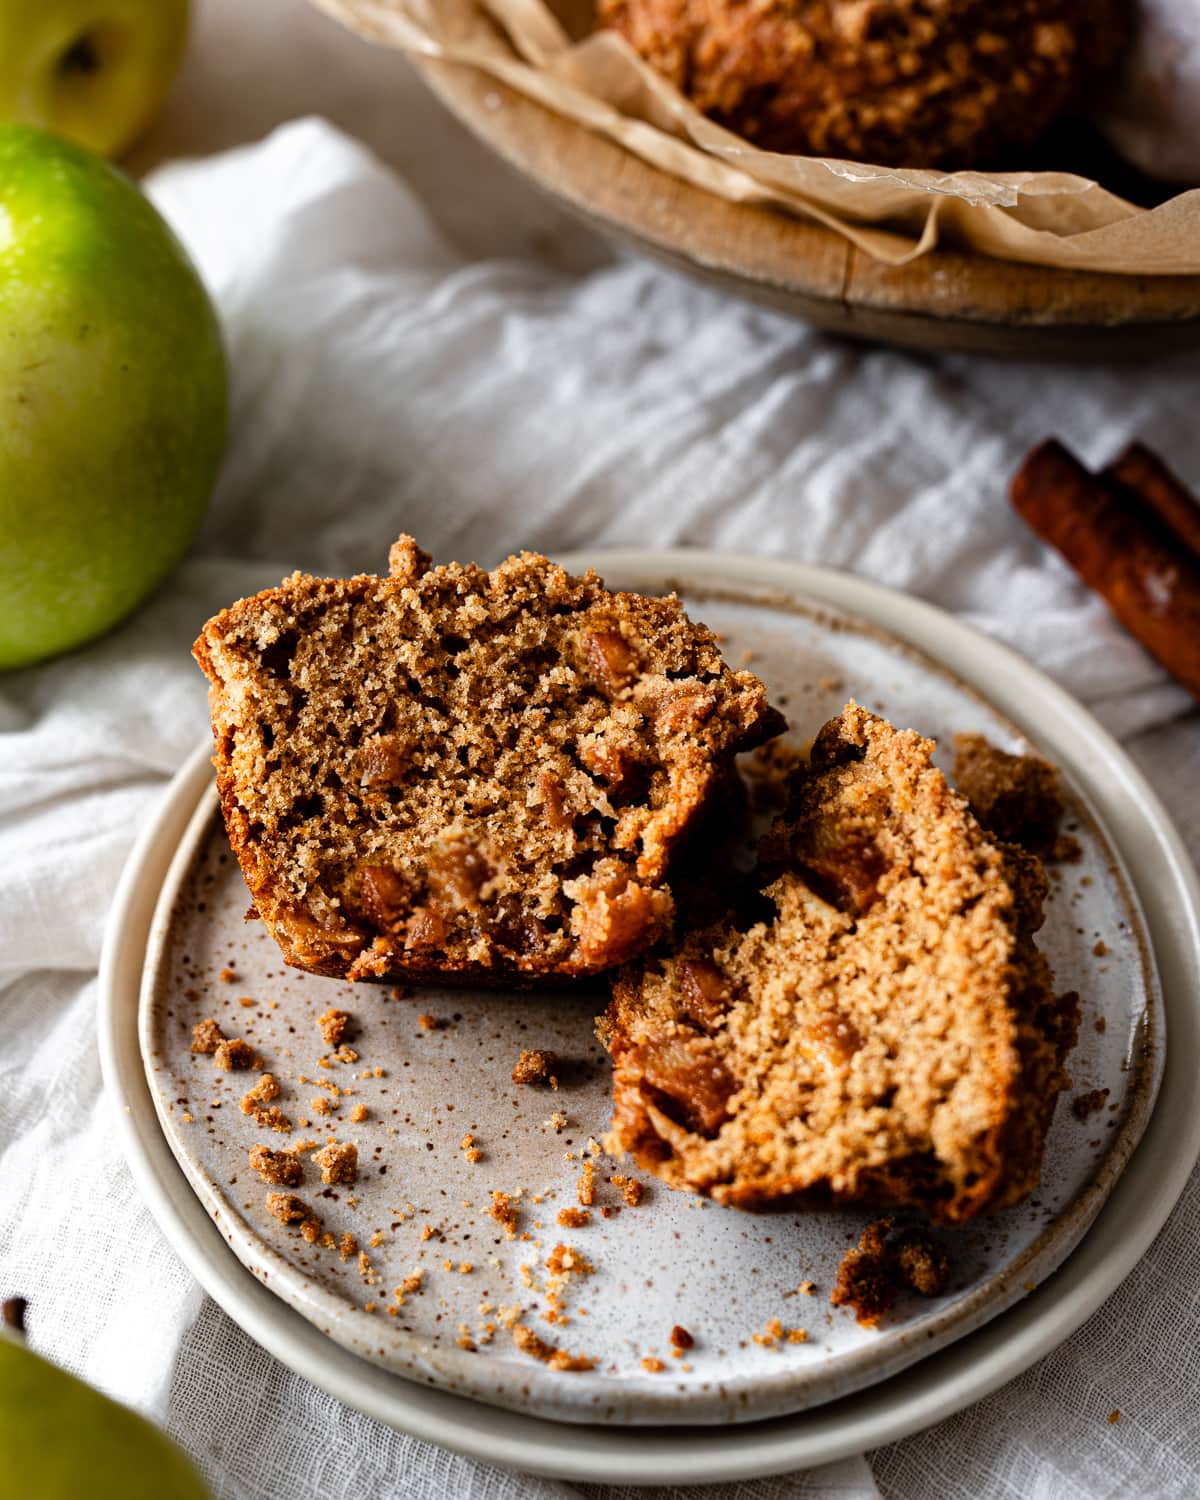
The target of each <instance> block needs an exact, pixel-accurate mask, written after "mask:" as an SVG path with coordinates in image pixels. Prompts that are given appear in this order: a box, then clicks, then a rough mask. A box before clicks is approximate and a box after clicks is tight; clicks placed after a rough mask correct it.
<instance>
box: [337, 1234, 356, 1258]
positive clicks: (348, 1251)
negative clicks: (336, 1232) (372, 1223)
mask: <svg viewBox="0 0 1200 1500" xmlns="http://www.w3.org/2000/svg"><path fill="white" fill-rule="evenodd" d="M338 1254H339V1255H340V1256H341V1258H342V1259H343V1260H349V1259H350V1257H351V1256H352V1255H357V1254H358V1240H357V1239H356V1238H355V1237H354V1235H352V1234H351V1233H350V1231H349V1230H347V1231H346V1232H345V1234H343V1235H342V1237H341V1238H340V1239H339V1240H338Z"/></svg>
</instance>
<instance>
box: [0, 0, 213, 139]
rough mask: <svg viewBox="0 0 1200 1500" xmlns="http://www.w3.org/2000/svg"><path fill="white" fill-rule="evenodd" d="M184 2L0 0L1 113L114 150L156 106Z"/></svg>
mask: <svg viewBox="0 0 1200 1500" xmlns="http://www.w3.org/2000/svg"><path fill="white" fill-rule="evenodd" d="M187 26H188V0H0V120H11V121H15V122H17V123H19V124H24V125H41V126H43V127H44V128H45V129H47V130H53V131H56V132H57V133H58V134H59V135H65V136H67V137H68V138H69V139H70V140H73V141H78V142H79V144H80V145H81V146H86V147H87V148H88V149H89V150H91V151H98V152H99V153H100V154H101V155H102V156H119V155H120V153H121V152H122V151H124V150H125V149H126V147H127V146H129V145H131V144H132V142H133V141H134V140H136V138H137V137H138V136H139V135H140V134H141V132H142V131H143V130H144V129H145V128H146V126H147V125H149V123H150V121H151V120H152V119H153V118H154V116H155V115H156V114H157V113H158V111H159V109H160V108H161V107H162V104H163V101H164V99H165V98H166V96H167V90H168V89H169V88H170V86H171V80H172V79H173V78H174V76H175V71H176V69H177V68H178V66H179V63H180V60H181V58H182V57H183V51H184V46H185V45H186V42H187Z"/></svg>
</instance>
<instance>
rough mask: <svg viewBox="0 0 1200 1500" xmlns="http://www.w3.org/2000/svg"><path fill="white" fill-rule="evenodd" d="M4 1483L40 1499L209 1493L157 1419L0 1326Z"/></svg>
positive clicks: (196, 1498) (155, 1499) (113, 1499)
mask: <svg viewBox="0 0 1200 1500" xmlns="http://www.w3.org/2000/svg"><path fill="white" fill-rule="evenodd" d="M0 1490H3V1493H4V1494H6V1495H28V1496H34V1495H36V1496H38V1500H83V1497H85V1496H86V1500H206V1497H207V1493H208V1492H207V1491H206V1489H205V1488H204V1485H203V1484H202V1482H201V1480H200V1476H199V1475H198V1474H197V1473H196V1471H195V1469H194V1468H193V1467H192V1465H191V1464H190V1463H189V1461H188V1460H187V1459H186V1458H185V1457H184V1455H183V1454H182V1453H181V1452H180V1450H179V1449H178V1448H177V1447H176V1446H175V1444H174V1443H172V1442H171V1441H170V1440H169V1439H168V1438H166V1437H165V1436H164V1435H163V1434H162V1433H161V1432H159V1430H158V1429H157V1428H156V1427H152V1426H151V1425H150V1423H149V1422H147V1421H146V1420H145V1419H144V1418H142V1417H139V1416H138V1415H137V1413H136V1412H132V1411H130V1410H129V1409H128V1407H124V1406H118V1405H117V1403H116V1402H115V1401H110V1400H109V1399H108V1397H107V1396H102V1395H101V1394H100V1392H99V1391H94V1390H93V1389H92V1388H91V1386H89V1385H85V1384H84V1383H83V1381H82V1380H76V1379H75V1377H74V1376H73V1375H68V1374H67V1372H66V1371H65V1370H60V1369H59V1368H58V1366H57V1365H52V1364H51V1363H50V1362H49V1361H48V1360H45V1359H42V1358H41V1357H40V1356H39V1355H36V1354H34V1353H33V1352H32V1351H31V1350H29V1349H27V1348H26V1347H25V1346H24V1344H23V1343H22V1342H21V1340H20V1339H19V1338H17V1337H16V1336H15V1335H13V1334H9V1333H4V1334H0Z"/></svg>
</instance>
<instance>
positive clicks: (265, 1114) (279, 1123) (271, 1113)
mask: <svg viewBox="0 0 1200 1500" xmlns="http://www.w3.org/2000/svg"><path fill="white" fill-rule="evenodd" d="M244 1113H247V1114H251V1115H253V1117H254V1123H255V1124H256V1125H261V1126H262V1128H263V1129H264V1130H278V1131H280V1132H281V1134H283V1135H287V1134H288V1133H289V1132H290V1131H291V1128H292V1122H291V1120H290V1119H288V1117H287V1115H285V1114H284V1112H283V1110H281V1109H279V1108H278V1107H277V1106H276V1105H274V1104H271V1105H268V1106H267V1107H266V1108H263V1107H262V1106H261V1105H256V1106H255V1107H254V1108H253V1109H250V1110H247V1111H244Z"/></svg>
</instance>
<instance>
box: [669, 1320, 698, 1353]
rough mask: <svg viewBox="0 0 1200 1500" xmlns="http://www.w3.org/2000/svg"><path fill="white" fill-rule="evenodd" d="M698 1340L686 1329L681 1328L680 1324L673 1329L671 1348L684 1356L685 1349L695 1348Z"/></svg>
mask: <svg viewBox="0 0 1200 1500" xmlns="http://www.w3.org/2000/svg"><path fill="white" fill-rule="evenodd" d="M695 1345H696V1340H695V1339H694V1338H693V1337H692V1336H691V1334H690V1333H689V1332H688V1331H687V1329H686V1328H681V1327H680V1326H679V1324H678V1323H676V1325H675V1327H674V1328H672V1329H671V1348H672V1349H673V1350H674V1351H675V1353H676V1354H682V1353H683V1351H684V1350H685V1349H693V1348H695Z"/></svg>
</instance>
